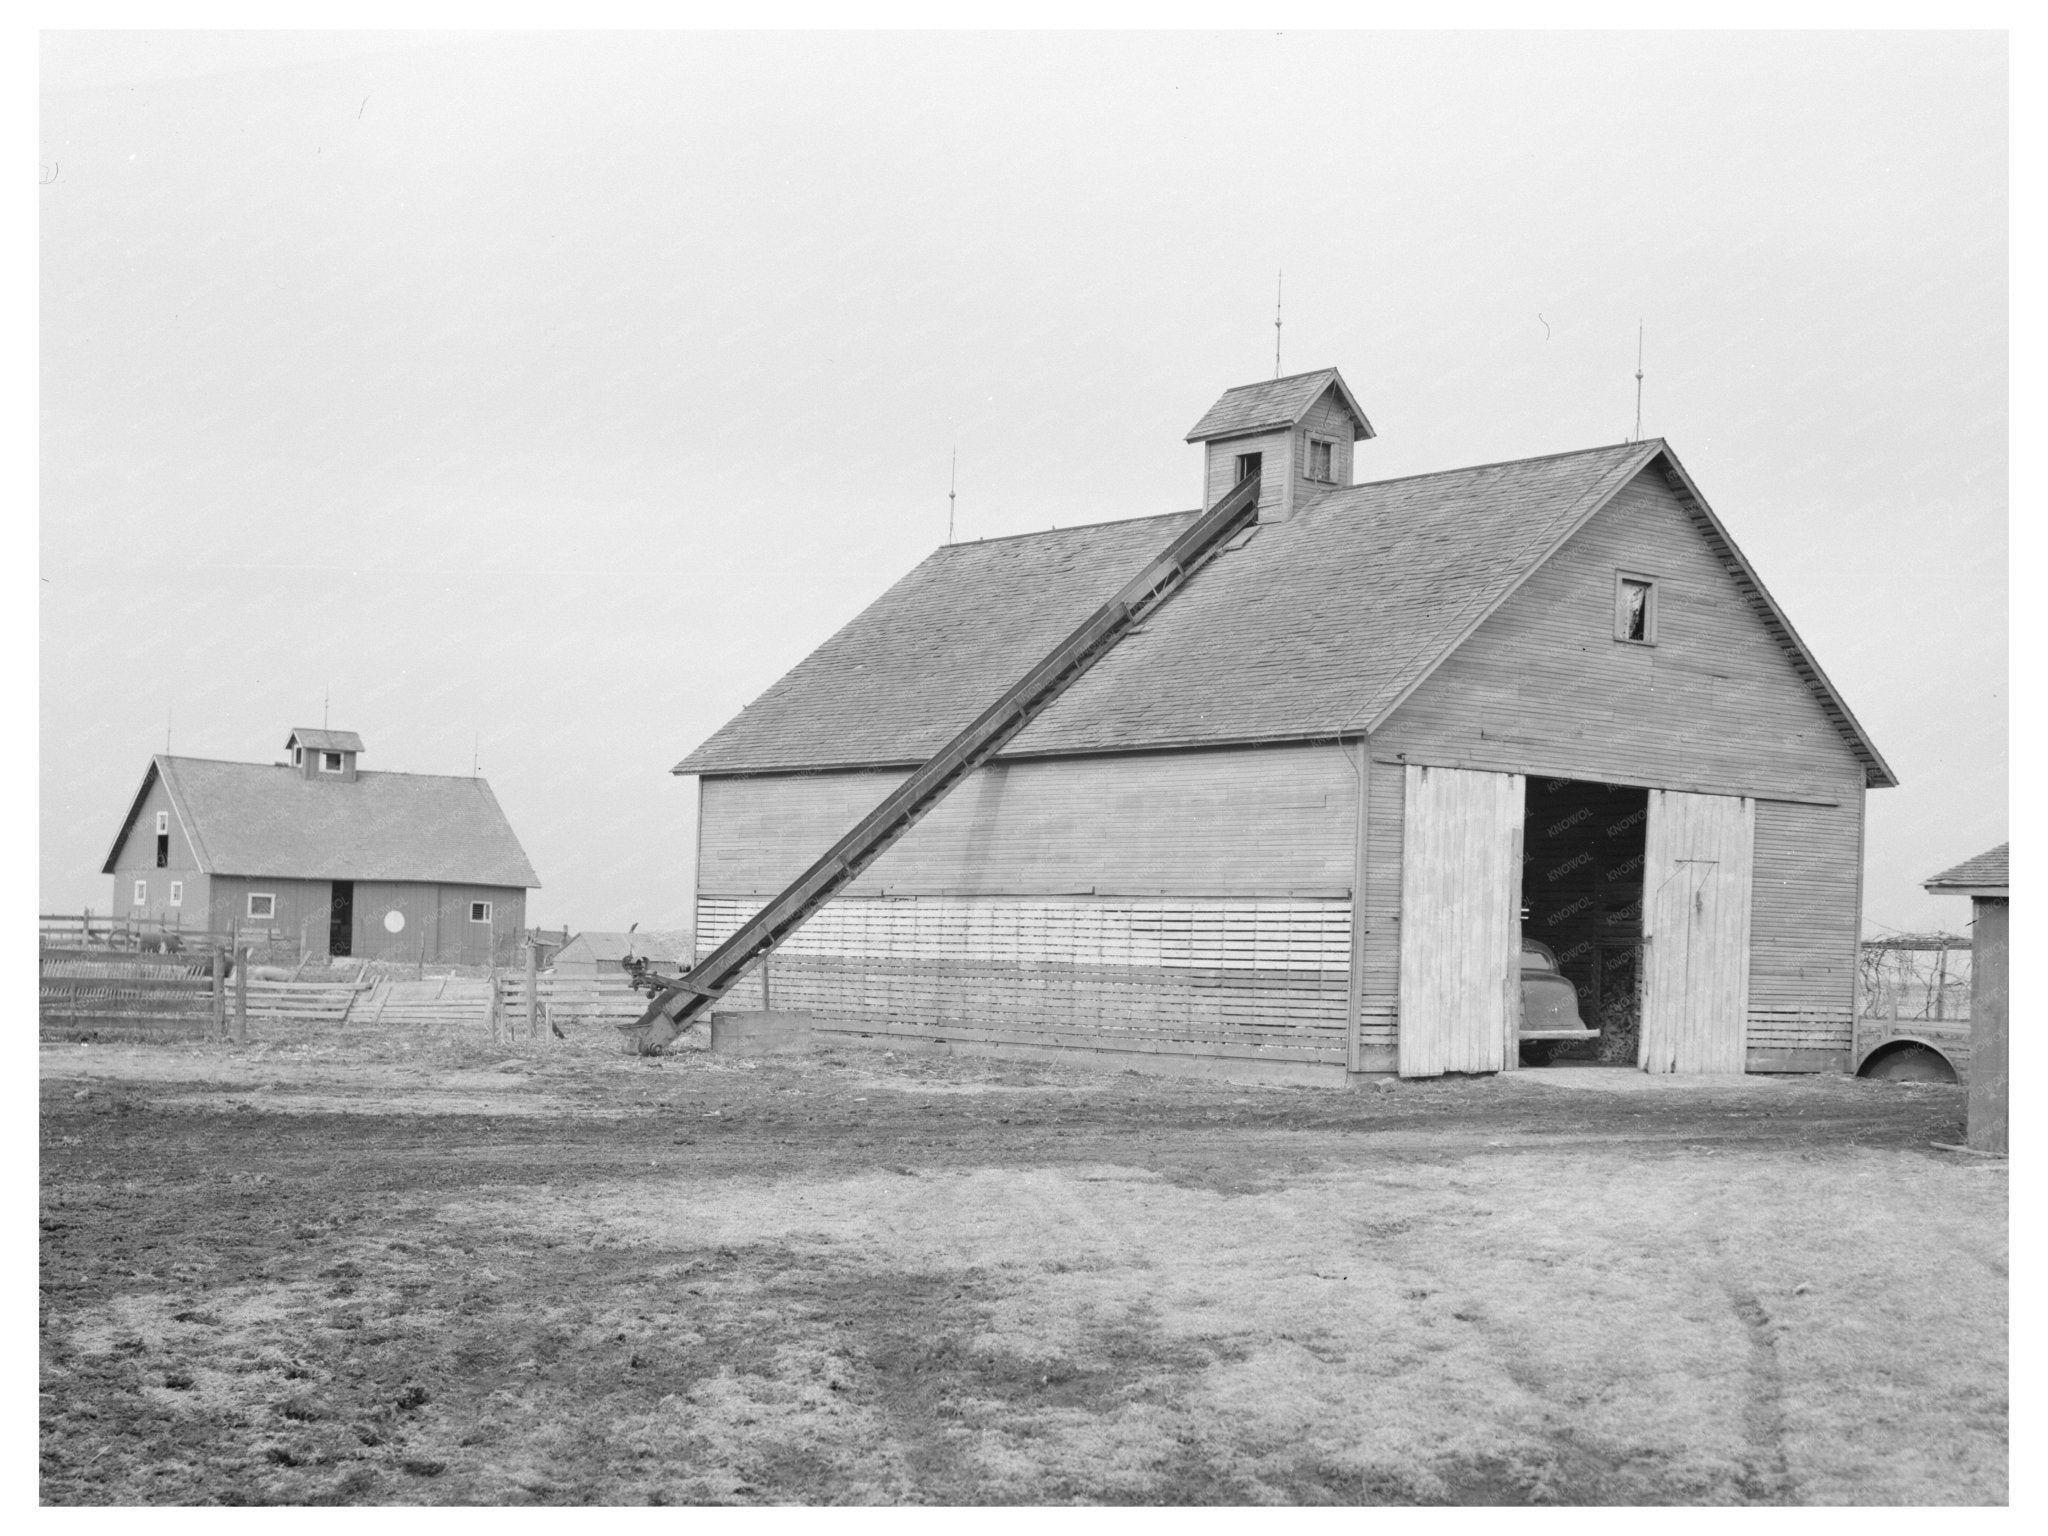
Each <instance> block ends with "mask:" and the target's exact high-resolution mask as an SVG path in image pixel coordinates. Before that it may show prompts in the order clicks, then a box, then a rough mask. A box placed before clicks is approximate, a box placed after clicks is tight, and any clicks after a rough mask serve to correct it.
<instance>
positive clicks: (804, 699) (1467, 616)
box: [675, 439, 1896, 784]
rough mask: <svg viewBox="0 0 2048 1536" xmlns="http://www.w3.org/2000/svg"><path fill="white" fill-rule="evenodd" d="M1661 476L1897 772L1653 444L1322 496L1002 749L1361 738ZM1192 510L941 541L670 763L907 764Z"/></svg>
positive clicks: (1870, 750) (1869, 751) (1869, 755)
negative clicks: (1655, 474) (1637, 481)
mask: <svg viewBox="0 0 2048 1536" xmlns="http://www.w3.org/2000/svg"><path fill="white" fill-rule="evenodd" d="M1652 467H1655V468H1657V469H1659V470H1660V471H1661V472H1662V473H1663V474H1664V476H1665V479H1666V481H1667V483H1668V484H1670V485H1671V486H1672V488H1673V489H1674V491H1675V492H1677V493H1678V495H1679V497H1680V500H1681V501H1682V502H1683V503H1684V504H1685V506H1686V509H1687V512H1688V514H1689V515H1690V516H1691V517H1692V519H1693V521H1694V524H1695V526H1696V527H1698V528H1699V530H1700V532H1701V534H1702V536H1703V537H1704V538H1705V539H1706V540H1707V541H1708V543H1709V546H1710V547H1711V548H1713V549H1714V550H1715V551H1716V553H1717V555H1718V556H1719V557H1720V558H1721V560H1722V563H1723V564H1724V566H1726V567H1727V568H1728V570H1729V572H1730V574H1731V575H1732V576H1733V577H1734V578H1735V580H1736V581H1737V582H1738V584H1739V585H1740V586H1741V587H1742V589H1743V590H1744V592H1745V594H1746V595H1747V596H1748V597H1749V599H1750V602H1751V605H1752V607H1753V608H1754V610H1755V611H1756V612H1757V614H1758V616H1759V618H1760V619H1761V620H1762V621H1763V622H1764V623H1765V625H1766V626H1767V627H1769V628H1771V629H1772V630H1773V631H1774V632H1775V634H1776V636H1777V638H1778V640H1779V643H1780V645H1781V646H1782V647H1783V648H1784V649H1785V651H1786V653H1787V654H1788V656H1790V657H1791V659H1792V660H1793V663H1794V665H1795V667H1798V668H1799V669H1800V671H1801V672H1802V675H1804V676H1805V677H1806V678H1807V680H1808V683H1809V686H1811V687H1812V688H1813V689H1814V691H1815V693H1816V695H1817V697H1819V699H1820V701H1821V703H1822V706H1823V708H1824V709H1826V710H1827V712H1828V713H1829V715H1830V717H1831V718H1832V719H1834V721H1835V722H1836V725H1837V727H1838V729H1840V730H1841V731H1842V733H1843V735H1844V737H1845V738H1846V739H1847V740H1848V742H1849V744H1850V746H1851V748H1852V749H1853V750H1854V751H1855V752H1856V753H1857V755H1858V756H1859V757H1860V758H1861V759H1862V760H1863V762H1864V765H1865V775H1866V779H1867V781H1868V782H1869V783H1872V784H1890V783H1894V782H1896V781H1895V780H1894V779H1893V778H1892V776H1891V770H1890V769H1889V768H1888V767H1886V766H1885V763H1884V760H1883V759H1882V758H1881V757H1879V756H1878V754H1877V751H1876V748H1875V747H1874V746H1873V745H1872V744H1871V743H1870V741H1869V738H1868V737H1867V736H1866V735H1865V734H1864V733H1863V730H1862V728H1861V726H1860V725H1858V724H1857V723H1856V721H1855V718H1854V717H1853V716H1852V715H1851V714H1850V713H1849V711H1848V708H1847V706H1846V705H1845V704H1843V702H1842V700H1841V698H1840V696H1839V695H1838V694H1836V692H1835V691H1834V688H1833V686H1832V685H1831V684H1830V683H1829V682H1828V680H1827V678H1826V677H1825V675H1824V674H1822V672H1821V671H1820V668H1819V666H1818V665H1817V664H1815V663H1814V661H1813V659H1812V657H1811V655H1810V654H1809V653H1808V652H1807V650H1806V647H1805V645H1804V644H1803V643H1802V642H1801V641H1800V639H1799V637H1798V635H1797V634H1796V633H1794V632H1793V630H1792V627H1791V625H1790V624H1789V623H1787V622H1786V621H1785V618H1784V615H1783V614H1782V612H1780V611H1779V609H1778V608H1777V605H1776V604H1775V603H1774V602H1772V601H1771V598H1770V596H1769V594H1768V593H1767V592H1765V591H1764V589H1763V586H1762V583H1761V582H1759V581H1757V579H1756V575H1755V572H1754V571H1753V570H1751V569H1750V568H1749V566H1748V564H1747V562H1746V561H1744V560H1743V559H1742V557H1741V555H1740V553H1739V551H1737V550H1736V549H1735V547H1734V544H1733V542H1732V541H1731V540H1729V538H1728V536H1727V533H1726V530H1725V529H1723V528H1722V527H1721V525H1720V523H1719V521H1718V520H1717V519H1716V518H1715V517H1714V515H1713V513H1712V512H1711V511H1710V510H1709V509H1708V508H1707V506H1706V503H1705V502H1704V500H1702V499H1701V498H1700V497H1699V496H1698V493H1697V491H1695V490H1694V489H1693V488H1692V485H1691V482H1690V480H1688V479H1686V478H1685V477H1684V472H1683V470H1682V469H1681V468H1680V467H1679V466H1678V463H1677V460H1676V459H1675V458H1674V457H1673V456H1672V455H1671V453H1670V451H1669V450H1668V449H1667V448H1666V446H1665V445H1664V443H1663V442H1662V441H1661V440H1658V439H1652V440H1650V441H1647V442H1642V443H1630V444H1621V445H1618V446H1615V447H1608V448H1594V449H1588V450H1584V451H1582V452H1577V453H1564V454H1554V455H1550V456H1548V457H1544V458H1537V459H1521V460H1516V461H1513V462H1510V463H1505V464H1486V465H1479V466H1475V467H1473V468H1469V469H1458V470H1450V471H1445V472H1441V473H1437V474H1428V475H1417V476H1411V477H1409V478H1406V479H1400V480H1384V481H1378V482H1373V483H1368V484H1364V485H1356V486H1350V487H1346V488H1343V489H1339V490H1333V491H1330V492H1328V493H1326V494H1324V495H1322V496H1319V497H1317V498H1316V499H1315V500H1313V501H1311V502H1309V503H1307V504H1306V505H1305V506H1303V507H1301V508H1299V509H1297V511H1296V513H1295V515H1294V516H1293V517H1291V518H1289V519H1288V520H1287V521H1285V522H1280V523H1272V524H1268V525H1265V526H1262V527H1260V528H1259V529H1258V531H1257V533H1256V535H1255V536H1254V537H1253V538H1252V539H1251V541H1250V542H1249V543H1247V544H1245V545H1244V546H1243V547H1241V548H1238V549H1234V550H1231V551H1229V552H1228V553H1225V554H1224V555H1222V556H1221V557H1220V558H1218V559H1217V560H1215V561H1214V562H1212V563H1211V564H1210V565H1208V566H1207V567H1205V568H1204V569H1203V570H1202V571H1201V572H1200V573H1199V574H1198V575H1196V576H1195V577H1194V579H1193V580H1191V581H1189V582H1188V584H1187V585H1186V586H1185V587H1183V588H1182V589H1181V591H1180V592H1179V593H1178V594H1177V595H1176V596H1175V597H1174V598H1173V599H1172V600H1171V601H1169V602H1167V603H1166V604H1164V605H1163V606H1161V607H1160V608H1159V609H1157V610H1155V611H1154V612H1153V614H1152V615H1150V616H1149V617H1148V619H1147V621H1146V623H1145V624H1144V625H1143V626H1142V628H1140V629H1139V630H1137V631H1134V632H1133V633H1132V634H1130V635H1129V636H1127V637H1126V638H1125V639H1124V640H1123V641H1122V642H1121V643H1120V644H1119V645H1118V646H1117V647H1116V648H1115V649H1114V650H1112V651H1110V652H1109V654H1108V655H1106V656H1105V657H1104V658H1103V659H1102V660H1101V661H1100V662H1099V663H1098V664H1097V665H1096V666H1095V667H1094V668H1093V669H1092V670H1091V671H1089V672H1088V673H1086V674H1085V675H1084V676H1082V677H1081V678H1080V679H1079V680H1078V681H1077V682H1076V683H1075V684H1074V685H1073V686H1072V688H1070V689H1069V690H1068V691H1067V693H1066V694H1065V695H1063V696H1062V697H1061V698H1060V699H1059V701H1058V702H1057V703H1055V704H1054V705H1052V707H1051V708H1049V709H1048V710H1047V711H1046V712H1045V713H1044V714H1043V715H1041V716H1040V717H1039V718H1038V719H1037V720H1036V721H1034V722H1033V723H1032V724H1031V725H1030V726H1029V727H1028V728H1027V729H1026V730H1025V731H1023V732H1022V733H1021V734H1020V735H1019V736H1018V737H1017V739H1016V741H1015V742H1013V743H1012V744H1011V746H1010V747H1009V748H1008V749H1007V750H1006V751H1005V753H1004V754H1003V755H1004V756H1005V757H1029V756H1040V755H1055V754H1079V753H1087V752H1115V751H1135V750H1142V749H1157V748H1168V747H1198V746H1224V745H1242V744H1251V743H1259V742H1280V741H1312V740H1329V739H1331V738H1333V737H1339V736H1357V735H1359V734H1360V733H1362V732H1365V731H1370V730H1376V729H1378V728H1379V726H1380V725H1381V724H1382V723H1384V722H1385V720H1386V719H1387V718H1388V716H1390V715H1391V714H1392V713H1393V712H1394V710H1396V709H1397V708H1399V707H1400V705H1401V703H1402V702H1403V701H1404V700H1406V699H1407V698H1408V696H1409V695H1410V694H1412V693H1413V692H1414V691H1415V689H1416V688H1418V687H1420V686H1421V684H1422V683H1423V681H1424V680H1426V679H1427V678H1428V677H1429V675H1430V674H1431V673H1432V672H1434V671H1435V670H1436V668H1437V667H1438V666H1439V665H1440V664H1441V663H1442V662H1443V660H1444V659H1445V658H1446V657H1448V656H1449V655H1450V654H1451V653H1452V652H1453V651H1455V650H1456V649H1457V648H1458V646H1460V645H1461V644H1463V643H1464V641H1465V640H1466V639H1467V638H1468V637H1469V636H1470V635H1471V633H1472V632H1473V630H1475V629H1477V628H1478V626H1479V625H1480V623H1481V622H1483V621H1484V620H1485V618H1486V617H1487V616H1488V615H1489V614H1491V613H1492V612H1494V610H1495V609H1497V608H1498V607H1499V606H1500V605H1501V604H1502V603H1503V602H1505V601H1506V600H1507V599H1508V597H1509V596H1511V595H1512V594H1513V592H1514V591H1515V590H1516V589H1517V588H1518V587H1519V586H1520V585H1521V584H1522V583H1523V582H1524V581H1525V580H1527V579H1528V578H1529V577H1530V576H1531V575H1532V574H1534V572H1535V571H1536V570H1537V569H1538V568H1539V567H1540V566H1541V565H1542V564H1543V563H1544V562H1545V561H1546V560H1548V559H1549V558H1550V556H1551V555H1552V554H1554V553H1555V552H1556V551H1557V550H1558V548H1559V547H1560V546H1562V545H1563V543H1564V542H1565V541H1566V540H1567V539H1569V538H1570V537H1571V536H1572V534H1574V533H1576V532H1577V531H1578V530H1579V529H1580V528H1582V527H1584V526H1585V524H1586V522H1587V521H1588V520H1589V519H1590V518H1591V517H1592V516H1593V515H1594V514H1595V513H1597V512H1598V511H1599V510H1600V508H1602V507H1603V506H1605V505H1606V504H1607V502H1608V501H1609V500H1610V499H1611V498H1612V497H1613V496H1614V495H1615V493H1616V492H1618V491H1619V490H1620V489H1621V488H1622V487H1623V486H1625V485H1627V484H1628V483H1629V481H1630V480H1632V479H1634V478H1635V476H1636V475H1637V474H1639V473H1641V472H1642V471H1643V470H1645V469H1649V468H1652ZM1195 516H1196V514H1195V513H1193V512H1182V513H1176V514H1173V515H1172V516H1170V517H1162V518H1146V519H1140V520H1135V521H1131V522H1121V523H1102V524H1097V525H1094V526H1092V527H1084V528H1069V529H1060V530H1057V531H1055V532H1050V533H1043V534H1027V535H1022V536H1020V537H1017V538H1012V539H1004V540H992V541H989V542H987V543H982V544H956V545H949V546H946V547H945V548H942V549H940V550H938V551H937V552H936V553H934V554H933V555H932V556H930V557H929V558H928V559H926V560H925V561H924V563H923V564H921V565H920V566H918V567H917V568H916V569H915V570H913V571H912V572H911V573H910V574H909V575H908V576H906V577H905V578H904V579H903V580H902V581H900V582H898V583H897V584H896V585H895V586H894V587H892V588H890V589H889V591H888V592H886V593H884V594H883V595H882V597H880V598H879V599H877V600H876V601H875V602H874V603H873V604H872V605H870V606H869V607H868V609H867V610H866V611H865V612H863V613H862V614H860V615H859V616H858V617H857V618H855V619H854V620H853V622H852V623H850V624H848V625H847V626H846V627H845V628H844V629H842V630H841V631H840V632H839V633H838V634H836V635H834V636H833V637H832V638H831V639H829V640H827V641H826V642H825V643H824V644H823V645H821V646H820V647H819V648H818V649H817V650H816V651H814V652H812V654H811V655H810V656H809V657H807V658H805V660H804V661H802V662H801V663H799V664H798V665H797V666H796V668H795V669H794V670H792V671H791V672H790V673H789V674H788V675H787V676H785V677H784V678H782V680H781V681H779V682H778V683H776V684H775V685H774V686H773V687H771V688H770V689H769V690H768V691H767V692H766V693H764V694H762V695H761V697H760V698H759V699H757V700H755V701H754V703H752V704H751V705H749V706H748V707H747V708H746V709H745V710H743V711H742V712H741V713H740V715H739V716H738V717H737V718H736V719H734V720H732V721H730V722H728V723H727V724H726V725H725V726H724V727H723V728H722V729H721V730H719V731H718V732H717V733H716V734H715V735H713V736H712V737H711V738H710V740H708V741H706V742H705V743H704V744H703V745H702V746H701V747H699V748H698V749H697V750H696V751H695V752H692V753H691V754H690V755H689V756H688V757H686V758H684V759H683V761H682V762H681V763H679V764H677V765H676V768H675V771H676V772H677V773H706V774H743V773H772V772H789V771H797V770H807V769H827V768H853V767H885V766H886V767H897V766H909V765H913V764H916V763H919V762H922V761H923V760H924V759H925V758H926V757H928V756H930V755H931V753H933V752H935V751H936V750H938V748H939V747H941V746H943V745H944V744H945V742H946V741H947V740H948V739H949V738H950V736H951V735H952V734H953V732H955V731H957V730H958V729H959V728H960V727H961V726H963V725H964V724H966V722H967V721H968V720H970V719H972V718H973V717H974V715H975V714H976V713H978V712H979V711H980V710H981V709H982V708H984V707H985V706H986V705H987V704H988V702H989V700H991V699H993V698H994V697H996V696H997V695H998V694H999V693H1000V692H1001V691H1002V689H1003V688H1005V687H1007V686H1008V685H1009V684H1010V683H1011V682H1013V681H1015V680H1016V678H1017V677H1018V676H1020V675H1021V674H1022V673H1023V671H1024V670H1025V669H1026V668H1027V667H1029V666H1030V665H1031V664H1032V663H1034V662H1035V661H1037V660H1038V658H1039V657H1040V656H1041V655H1043V654H1044V653H1045V652H1046V651H1048V650H1050V649H1051V648H1052V646H1053V645H1054V644H1055V643H1057V641H1058V640H1059V639H1060V638H1061V637H1063V636H1064V635H1065V634H1066V633H1067V632H1068V631H1069V630H1071V629H1072V628H1073V627H1074V626H1075V625H1076V624H1078V623H1079V622H1080V621H1081V620H1082V619H1084V618H1086V617H1087V616H1088V614H1089V613H1091V612H1092V611H1094V609H1095V608H1096V607H1097V606H1099V605H1100V604H1101V603H1102V602H1104V601H1106V600H1107V599H1108V598H1110V597H1111V596H1113V595H1114V594H1115V592H1116V591H1117V589H1118V587H1119V586H1120V585H1121V584H1122V583H1123V582H1125V581H1127V580H1128V579H1129V578H1130V577H1131V576H1133V575H1134V574H1135V573H1136V572H1137V570H1138V569H1139V568H1140V567H1141V566H1142V565H1143V564H1144V563H1145V561H1146V560H1148V559H1149V558H1151V557H1152V556H1153V555H1155V554H1156V553H1157V552H1158V551H1159V550H1160V549H1161V548H1163V547H1164V546H1165V544H1166V543H1167V542H1168V541H1169V540H1170V539H1171V538H1172V537H1173V536H1174V535H1175V534H1176V533H1178V532H1179V531H1180V530H1181V529H1182V528H1183V527H1185V526H1186V525H1187V523H1188V522H1189V521H1191V520H1192V519H1193V518H1194V517H1195Z"/></svg>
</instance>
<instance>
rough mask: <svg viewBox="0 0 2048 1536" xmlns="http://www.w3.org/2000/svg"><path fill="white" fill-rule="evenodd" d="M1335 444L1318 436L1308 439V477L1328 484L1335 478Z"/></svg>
mask: <svg viewBox="0 0 2048 1536" xmlns="http://www.w3.org/2000/svg"><path fill="white" fill-rule="evenodd" d="M1336 446H1337V445H1336V444H1335V443H1329V442H1325V441H1324V440H1323V439H1322V438H1319V437H1312V438H1310V439H1309V440H1308V477H1309V479H1311V480H1320V481H1322V482H1323V484H1325V485H1328V484H1329V483H1330V482H1331V481H1333V480H1335V479H1336V478H1337V471H1336V468H1335V450H1336Z"/></svg>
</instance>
